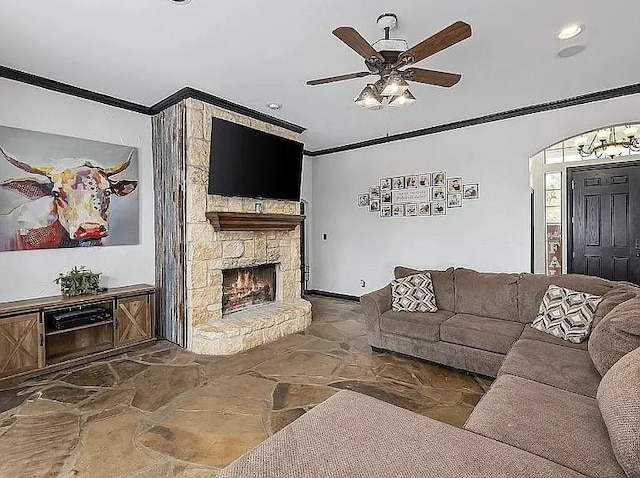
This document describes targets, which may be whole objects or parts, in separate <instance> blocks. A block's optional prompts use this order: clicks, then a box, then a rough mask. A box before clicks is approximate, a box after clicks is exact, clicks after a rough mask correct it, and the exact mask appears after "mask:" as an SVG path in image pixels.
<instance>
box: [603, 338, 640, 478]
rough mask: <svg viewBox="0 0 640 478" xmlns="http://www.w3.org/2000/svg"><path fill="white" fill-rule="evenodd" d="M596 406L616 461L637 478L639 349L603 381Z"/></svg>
mask: <svg viewBox="0 0 640 478" xmlns="http://www.w3.org/2000/svg"><path fill="white" fill-rule="evenodd" d="M598 405H599V406H600V411H601V413H602V417H603V419H604V423H605V424H606V425H607V429H608V430H609V436H610V437H611V444H612V446H613V451H614V452H615V455H616V458H617V459H618V462H619V463H620V465H621V466H622V468H623V469H624V471H625V472H626V473H627V476H628V477H635V478H638V477H640V348H638V349H636V350H634V351H633V352H630V353H628V354H627V355H625V356H624V357H622V358H621V359H620V360H618V362H616V363H615V365H614V366H613V367H611V369H610V370H609V371H608V372H607V373H606V374H605V376H604V377H603V378H602V382H600V387H598Z"/></svg>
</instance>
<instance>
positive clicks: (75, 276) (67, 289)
mask: <svg viewBox="0 0 640 478" xmlns="http://www.w3.org/2000/svg"><path fill="white" fill-rule="evenodd" d="M100 274H101V272H98V273H95V272H92V271H90V270H89V269H87V268H85V266H80V267H74V268H73V269H71V270H70V271H69V272H67V273H66V274H60V275H59V276H58V278H57V279H56V280H54V282H55V283H56V284H60V290H61V291H62V295H65V296H67V297H70V296H74V295H86V294H97V293H98V289H99V288H100Z"/></svg>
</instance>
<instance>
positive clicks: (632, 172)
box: [530, 124, 640, 282]
mask: <svg viewBox="0 0 640 478" xmlns="http://www.w3.org/2000/svg"><path fill="white" fill-rule="evenodd" d="M638 136H640V124H625V125H614V126H608V127H605V128H600V129H598V130H593V131H589V132H586V133H583V134H580V135H577V136H574V137H572V138H567V139H565V140H563V141H561V142H559V143H557V144H554V145H552V146H550V147H548V148H546V149H544V150H542V151H541V152H540V153H538V154H536V155H535V156H533V157H532V158H530V172H531V187H532V190H533V196H532V198H533V199H532V200H533V207H532V211H533V215H532V230H533V233H532V241H533V244H532V256H533V257H532V264H533V269H534V272H536V273H541V274H547V275H556V274H560V273H567V272H579V273H587V274H590V275H599V276H604V277H609V278H617V279H620V278H621V277H622V276H624V270H623V268H627V269H628V272H629V278H628V279H626V280H633V281H634V282H639V281H640V271H638V269H639V268H640V256H636V254H640V243H639V242H638V241H640V182H638V181H640V179H635V177H636V175H638V178H640V148H637V145H636V146H634V147H627V145H628V144H629V143H634V142H635V143H638V141H637V139H636V138H637V137H638ZM607 146H610V147H609V148H608V149H607ZM614 146H615V147H614ZM618 168H620V169H618ZM636 170H637V173H636ZM571 178H573V184H572V181H571ZM624 178H626V179H624ZM576 179H579V181H580V182H579V184H578V186H579V187H578V188H577V190H576V188H575V186H574V184H575V181H576ZM625 181H627V182H626V183H625ZM615 182H617V183H620V184H613V183H615ZM624 184H626V186H625V185H624ZM625 208H626V209H625ZM612 221H613V223H612ZM575 246H579V247H575ZM614 246H615V247H614ZM585 247H586V248H585ZM598 248H600V249H602V250H600V251H598ZM603 248H604V249H607V250H604V249H603ZM612 248H613V249H612ZM574 254H577V257H574ZM612 261H613V262H612ZM612 267H613V273H612ZM616 268H617V269H616Z"/></svg>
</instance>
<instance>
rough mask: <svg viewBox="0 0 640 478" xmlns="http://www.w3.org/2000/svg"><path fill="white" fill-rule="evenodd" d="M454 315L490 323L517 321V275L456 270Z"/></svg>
mask: <svg viewBox="0 0 640 478" xmlns="http://www.w3.org/2000/svg"><path fill="white" fill-rule="evenodd" d="M454 283H455V291H456V300H455V306H456V308H455V311H456V313H457V314H471V315H478V316H480V317H491V318H493V319H503V320H515V321H517V320H518V275H517V274H494V273H490V272H477V271H473V270H470V269H456V270H455V272H454Z"/></svg>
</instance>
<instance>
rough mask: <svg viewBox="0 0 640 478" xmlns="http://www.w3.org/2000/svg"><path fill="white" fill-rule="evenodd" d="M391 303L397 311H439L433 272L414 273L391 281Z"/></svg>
mask: <svg viewBox="0 0 640 478" xmlns="http://www.w3.org/2000/svg"><path fill="white" fill-rule="evenodd" d="M391 297H392V302H391V305H392V307H393V310H395V311H396V312H437V311H438V307H437V306H436V295H435V294H434V292H433V282H432V281H431V274H429V273H428V272H424V273H420V274H413V275H410V276H407V277H403V278H401V279H394V280H393V281H392V282H391Z"/></svg>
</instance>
